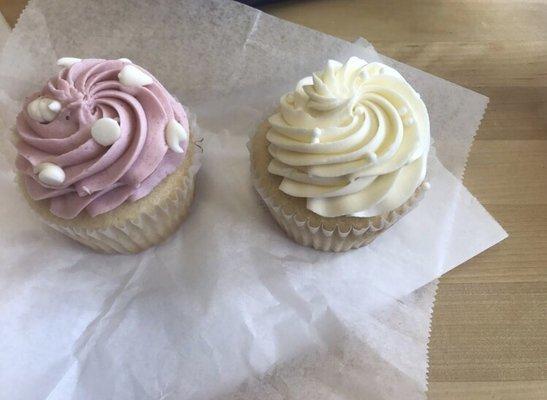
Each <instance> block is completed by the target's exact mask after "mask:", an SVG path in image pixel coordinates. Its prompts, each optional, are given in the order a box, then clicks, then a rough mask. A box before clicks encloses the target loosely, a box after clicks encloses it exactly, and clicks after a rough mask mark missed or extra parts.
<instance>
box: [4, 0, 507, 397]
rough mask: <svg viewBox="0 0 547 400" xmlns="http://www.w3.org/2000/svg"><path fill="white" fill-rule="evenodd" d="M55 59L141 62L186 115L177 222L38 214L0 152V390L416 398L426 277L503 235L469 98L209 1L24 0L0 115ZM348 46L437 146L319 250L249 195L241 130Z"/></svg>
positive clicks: (38, 82)
mask: <svg viewBox="0 0 547 400" xmlns="http://www.w3.org/2000/svg"><path fill="white" fill-rule="evenodd" d="M66 56H73V57H80V58H82V57H102V58H119V57H128V58H129V59H131V60H132V61H133V62H135V63H136V64H138V65H142V66H143V67H145V68H147V69H149V70H150V71H152V72H153V73H154V75H155V76H156V77H157V78H158V79H159V80H160V81H161V82H162V83H163V84H164V85H165V87H166V88H167V89H168V90H169V91H170V92H171V93H173V94H175V95H176V96H177V97H179V98H180V99H181V102H182V103H183V104H185V105H187V106H188V107H189V109H191V110H192V111H193V112H195V113H196V114H197V120H198V121H199V125H200V127H201V128H202V130H203V136H204V137H205V142H204V149H205V154H206V157H203V159H202V162H203V167H202V168H201V169H200V172H199V174H198V177H197V189H198V190H196V193H195V196H196V199H195V201H194V203H193V204H192V209H191V212H190V213H189V214H188V216H187V218H186V220H185V221H184V223H183V226H182V227H181V229H179V230H178V231H177V232H175V234H173V235H172V236H171V238H170V239H168V240H166V241H165V242H164V243H163V244H161V245H159V246H155V247H153V248H151V249H149V250H146V251H144V252H142V253H139V254H138V255H104V254H99V253H97V252H94V251H91V250H88V249H86V248H85V247H82V246H80V245H78V244H77V243H76V242H74V241H73V240H70V239H68V238H66V237H65V236H64V235H61V234H58V233H57V232H55V231H53V230H51V229H48V228H47V227H45V226H44V224H42V223H40V221H39V220H38V219H37V218H36V217H35V216H34V215H32V213H31V212H30V210H29V209H28V206H27V204H26V203H25V201H24V200H23V199H22V198H21V196H20V194H19V191H18V190H16V187H15V185H14V184H13V176H12V175H13V174H12V172H11V168H12V162H11V160H10V159H8V160H9V161H6V160H5V159H4V158H0V166H1V168H0V192H1V193H2V200H3V206H2V207H0V248H1V249H2V251H0V282H2V290H0V304H2V307H0V338H1V340H0V371H1V373H0V398H1V399H4V398H6V399H10V400H27V399H48V400H60V399H62V400H67V399H77V400H87V399H89V400H95V399H112V398H114V399H116V400H126V399H127V400H134V399H148V398H151V399H169V400H170V399H177V400H179V399H180V400H184V399H191V400H201V399H215V398H217V399H223V400H224V399H238V400H241V399H279V398H283V399H287V400H292V399H309V398H313V399H316V400H320V399H334V398H336V399H363V398H366V399H367V400H392V399H396V400H399V399H405V400H423V399H425V397H426V395H425V391H426V382H427V381H426V368H427V347H426V346H427V341H428V332H429V321H430V314H431V305H432V303H433V295H434V292H435V290H434V289H435V284H434V283H430V284H428V282H431V281H432V280H434V279H435V278H437V277H439V276H440V275H441V274H443V273H444V272H446V271H448V270H450V269H452V268H454V267H455V266H457V265H459V264H461V263H462V262H464V261H466V260H467V259H469V258H470V257H473V256H475V255H476V254H478V253H480V252H482V251H484V250H485V249H487V248H488V247H490V246H492V245H493V244H495V243H497V242H498V241H499V240H501V239H503V238H504V237H505V232H504V231H503V229H501V227H500V226H499V225H498V224H497V223H496V222H495V220H493V219H492V217H491V216H490V215H489V214H488V213H487V212H486V211H485V210H484V208H483V207H481V205H480V203H479V202H478V201H477V200H476V199H475V198H474V197H473V196H472V195H471V194H470V193H469V192H468V191H467V190H466V189H465V187H464V186H463V185H462V184H461V182H460V178H461V175H462V172H463V170H464V166H465V160H466V157H467V154H468V152H469V147H470V145H471V143H472V141H473V136H474V133H475V131H476V130H477V127H478V124H479V121H480V119H481V117H482V114H483V112H484V109H485V105H486V98H485V97H484V96H481V95H479V94H477V93H474V92H471V91H469V90H466V89H464V88H462V87H460V86H457V85H454V84H451V83H449V82H446V81H444V80H442V79H439V78H437V77H434V76H431V75H428V74H426V73H424V72H422V71H419V70H416V69H414V68H412V67H409V66H408V65H404V64H397V63H396V62H394V61H393V60H389V59H386V58H385V57H382V56H380V55H378V54H376V52H375V51H374V49H373V48H372V47H371V46H369V45H367V46H366V47H361V46H355V45H352V44H351V43H348V42H345V41H342V40H339V39H336V38H333V37H331V36H328V35H324V34H320V33H318V32H314V31H311V30H309V29H306V28H303V27H299V26H296V25H294V24H290V23H287V22H284V21H280V20H278V19H276V18H274V17H272V16H269V15H266V14H263V13H261V12H259V11H257V10H253V9H251V8H248V7H245V6H243V5H241V4H237V3H234V2H230V1H226V0H163V1H155V2H145V1H137V0H119V1H112V0H96V1H89V0H39V1H36V0H31V1H30V2H29V5H28V6H27V8H26V10H25V11H24V13H23V15H22V16H21V18H20V20H19V22H18V24H17V27H16V28H15V30H14V31H13V33H12V34H11V35H10V38H9V40H8V42H7V44H6V47H5V50H4V53H3V57H2V58H1V59H0V114H1V115H2V118H5V119H4V121H5V122H6V125H7V126H12V125H13V122H14V118H15V115H16V114H17V112H18V111H19V110H20V106H21V100H22V99H23V98H24V96H25V95H28V93H32V92H34V91H36V90H38V89H39V88H40V87H42V85H43V83H44V82H45V80H46V79H47V78H49V77H50V76H52V75H54V74H56V73H57V72H58V68H57V67H56V65H55V62H56V60H57V59H58V58H59V57H66ZM349 56H358V57H361V58H364V59H366V60H367V61H369V62H372V61H382V62H384V63H386V64H388V65H393V66H394V67H395V68H396V69H398V70H399V71H400V72H401V74H403V76H404V77H405V78H406V79H407V80H408V81H409V82H410V83H411V85H412V86H413V87H414V88H415V89H416V90H417V91H418V92H419V93H420V94H421V96H422V99H423V100H424V102H425V103H426V105H427V107H428V110H429V114H430V120H431V132H432V137H433V138H434V140H435V141H436V143H435V146H436V149H437V156H438V159H437V157H434V158H433V159H432V160H431V162H430V163H429V164H428V167H429V168H428V174H429V175H428V180H429V182H430V183H431V189H430V190H429V191H428V193H427V195H426V196H425V197H424V199H423V200H422V201H421V202H420V203H419V204H418V205H417V206H416V208H415V209H414V210H412V211H411V212H410V213H408V215H406V216H405V217H404V218H401V219H400V221H398V222H397V223H396V224H395V225H393V226H392V227H391V228H389V230H387V231H386V232H384V233H382V235H380V236H379V237H378V238H377V239H376V240H375V241H374V242H373V243H371V244H370V245H368V246H365V247H362V248H360V249H356V250H353V251H348V252H343V253H330V252H320V251H316V250H314V249H310V248H307V247H304V246H300V245H298V244H296V243H294V242H293V241H292V240H290V239H289V238H287V237H286V235H285V233H284V232H282V231H281V230H280V229H279V228H278V227H277V226H276V223H275V222H274V221H273V220H272V218H271V216H270V213H269V212H268V211H267V210H265V209H264V208H263V207H260V205H259V200H258V199H257V196H256V193H255V191H254V189H253V187H252V181H251V176H250V173H249V153H248V151H247V149H246V147H245V145H246V143H247V142H248V139H249V138H248V133H249V132H254V131H255V130H256V127H257V126H258V125H259V124H260V123H261V122H262V121H263V120H264V119H265V118H266V117H268V116H269V115H271V114H272V113H273V111H274V110H275V108H276V107H277V106H278V104H279V98H280V96H282V95H283V94H284V93H286V92H288V91H290V90H293V89H294V85H295V84H296V83H297V82H298V80H299V79H301V78H302V77H304V76H308V75H309V74H310V72H313V71H318V70H320V69H321V68H322V67H323V66H324V63H325V61H326V60H327V59H329V58H334V59H338V60H340V61H344V60H347V59H348V57H349ZM2 139H5V138H2ZM4 142H5V140H0V147H3V144H4ZM0 150H1V149H0ZM443 165H444V166H443ZM424 285H425V286H424ZM419 288H420V289H419Z"/></svg>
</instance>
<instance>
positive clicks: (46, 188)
mask: <svg viewBox="0 0 547 400" xmlns="http://www.w3.org/2000/svg"><path fill="white" fill-rule="evenodd" d="M58 65H59V66H60V67H61V68H62V69H61V71H60V72H59V74H58V75H57V76H56V77H54V78H52V79H50V80H49V82H48V83H47V84H46V85H45V87H44V88H43V89H42V90H41V91H40V92H38V93H35V94H33V95H32V96H30V97H29V98H27V99H26V100H25V102H24V106H23V110H22V111H21V112H20V114H19V115H18V117H17V123H16V148H17V153H18V155H17V159H16V168H17V171H18V182H19V184H20V186H21V189H22V191H23V193H24V197H25V199H26V200H27V201H28V203H29V204H30V206H31V208H32V209H33V210H34V211H35V212H36V213H37V214H38V216H39V217H40V218H41V219H42V220H43V221H44V222H45V223H46V224H47V225H49V226H50V227H52V228H54V229H55V230H57V231H59V232H62V233H64V234H65V235H67V236H69V237H71V238H72V239H75V240H77V241H78V242H80V243H82V244H84V245H86V246H89V247H91V248H92V249H95V250H98V251H102V252H106V253H137V252H140V251H142V250H145V249H147V248H149V247H151V246H154V245H156V244H158V243H160V242H161V241H163V240H164V239H165V238H167V237H168V236H169V235H171V234H172V233H173V232H174V231H175V230H176V229H177V228H178V227H179V225H180V224H181V223H182V221H183V219H184V217H185V216H186V214H187V213H188V209H189V207H190V204H191V202H192V199H193V196H194V179H195V175H196V173H197V171H198V169H199V160H198V156H197V152H196V151H195V148H194V146H193V145H191V143H192V136H193V133H192V132H191V131H190V127H189V125H188V118H187V116H186V113H185V111H184V108H183V107H182V106H181V104H180V103H179V102H178V101H177V100H175V99H174V98H173V96H171V95H170V94H169V92H168V91H167V90H166V89H165V88H164V87H163V86H162V85H161V83H160V82H158V81H157V79H156V78H154V77H153V76H152V75H151V74H150V73H149V72H148V71H146V70H145V69H143V68H141V67H139V66H137V65H134V64H133V63H132V62H131V61H129V60H127V59H119V60H101V59H85V60H80V59H77V58H61V59H60V60H59V61H58Z"/></svg>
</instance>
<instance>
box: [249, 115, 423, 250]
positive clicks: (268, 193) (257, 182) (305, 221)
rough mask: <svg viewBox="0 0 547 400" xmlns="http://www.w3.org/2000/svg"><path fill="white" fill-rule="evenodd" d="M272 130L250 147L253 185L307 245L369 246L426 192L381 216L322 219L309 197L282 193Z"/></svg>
mask: <svg viewBox="0 0 547 400" xmlns="http://www.w3.org/2000/svg"><path fill="white" fill-rule="evenodd" d="M269 128H270V125H269V123H268V122H264V123H263V124H262V125H261V126H260V127H259V130H258V132H257V133H256V134H255V135H254V136H253V137H252V138H251V140H250V142H249V145H248V146H249V151H250V153H251V174H252V180H253V186H254V188H255V190H256V191H257V192H258V194H259V196H260V199H261V200H262V201H263V202H264V204H265V205H266V207H267V208H268V210H270V212H271V214H272V215H273V217H274V219H275V220H276V221H277V223H278V224H279V226H280V227H281V228H282V229H283V230H284V231H285V232H286V234H287V235H288V236H289V237H290V238H291V239H293V240H294V241H295V242H297V243H299V244H301V245H303V246H308V247H313V248H314V249H316V250H322V251H330V252H341V251H347V250H350V249H356V248H358V247H362V246H365V245H367V244H369V243H370V242H372V241H373V240H374V239H375V238H376V237H377V236H378V235H379V234H380V233H382V232H383V231H385V230H386V229H388V228H389V227H390V226H392V225H393V224H394V223H395V222H397V221H398V220H399V219H400V218H401V217H402V216H403V215H404V214H406V213H407V212H409V211H410V210H411V209H412V208H414V206H415V205H416V204H417V203H418V202H419V201H420V200H421V198H422V197H423V193H424V192H425V190H426V184H425V183H423V184H422V185H420V186H419V187H418V188H417V189H416V191H415V192H414V194H413V195H412V197H411V198H410V199H408V200H407V201H406V202H405V203H404V204H403V205H401V206H400V207H398V208H397V209H395V210H393V211H390V212H389V213H386V214H383V215H380V216H377V217H370V218H361V217H334V218H332V217H322V216H320V215H318V214H316V213H314V212H312V211H310V210H308V209H307V208H306V199H305V198H299V197H293V196H289V195H287V194H285V193H283V192H282V191H281V190H279V185H280V183H281V181H282V180H283V178H282V177H280V176H277V175H273V174H271V173H269V172H268V164H269V163H270V161H271V160H272V157H271V155H270V153H269V152H268V145H269V143H268V141H267V140H266V133H267V132H268V130H269Z"/></svg>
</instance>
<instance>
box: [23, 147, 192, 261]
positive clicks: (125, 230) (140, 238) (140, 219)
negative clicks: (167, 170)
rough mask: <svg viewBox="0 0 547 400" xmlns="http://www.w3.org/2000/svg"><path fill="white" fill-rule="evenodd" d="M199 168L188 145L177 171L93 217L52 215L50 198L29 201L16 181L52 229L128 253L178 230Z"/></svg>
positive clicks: (95, 246) (101, 248) (91, 244)
mask: <svg viewBox="0 0 547 400" xmlns="http://www.w3.org/2000/svg"><path fill="white" fill-rule="evenodd" d="M199 167H200V163H199V154H198V153H197V151H196V149H195V146H192V145H190V146H188V150H187V156H186V157H185V159H184V161H183V162H182V164H181V165H180V166H179V167H178V168H177V170H175V172H173V173H172V174H170V175H169V176H167V177H166V178H165V179H164V180H163V181H162V182H161V183H160V184H159V185H157V186H156V187H155V188H154V189H153V190H152V192H151V193H149V194H148V195H147V196H145V197H143V198H142V199H139V200H137V201H135V202H126V203H124V204H122V205H121V206H119V207H117V208H115V209H114V210H112V211H109V212H107V213H104V214H100V215H97V216H96V217H91V216H90V215H88V214H87V213H82V214H80V215H78V216H77V217H76V218H73V219H62V218H59V217H57V216H55V215H53V214H52V213H51V212H50V211H49V201H47V200H41V201H35V200H32V199H31V198H30V197H29V196H28V194H27V191H26V188H25V187H24V185H23V183H22V181H23V180H22V179H18V181H19V185H20V187H21V189H22V192H23V194H24V196H25V198H26V200H27V202H28V203H29V205H30V206H31V208H32V209H33V211H35V212H36V213H37V214H38V216H39V217H40V219H41V220H42V221H43V222H45V223H46V224H47V225H49V226H50V227H52V228H53V229H55V230H57V231H59V232H61V233H63V234H65V235H67V236H69V237H71V238H72V239H74V240H76V241H78V242H80V243H82V244H84V245H86V246H88V247H91V248H92V249H94V250H97V251H100V252H104V253H121V254H128V253H139V252H141V251H143V250H146V249H147V248H149V247H152V246H154V245H157V244H159V243H161V242H163V241H164V240H165V239H167V238H168V237H169V236H170V235H171V234H173V233H174V232H175V231H176V230H177V228H178V227H179V226H180V224H181V223H182V221H183V220H184V218H185V217H186V215H187V213H188V210H189V208H190V204H191V203H192V200H193V198H194V183H195V177H196V173H197V171H198V170H199Z"/></svg>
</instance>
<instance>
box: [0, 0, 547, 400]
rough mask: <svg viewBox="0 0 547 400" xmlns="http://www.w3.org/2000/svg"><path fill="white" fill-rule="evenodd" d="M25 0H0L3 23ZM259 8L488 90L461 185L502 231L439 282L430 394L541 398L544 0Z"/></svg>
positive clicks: (546, 265) (546, 350)
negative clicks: (504, 236)
mask: <svg viewBox="0 0 547 400" xmlns="http://www.w3.org/2000/svg"><path fill="white" fill-rule="evenodd" d="M24 4H25V1H21V0H0V10H1V11H2V13H3V14H4V15H5V17H6V19H7V21H8V23H10V24H11V25H13V24H14V23H15V21H16V19H17V17H18V15H19V12H20V10H22V9H23V7H24ZM263 10H264V11H265V12H268V13H270V14H273V15H276V16H278V17H280V18H283V19H286V20H289V21H292V22H296V23H298V24H302V25H305V26H308V27H310V28H313V29H316V30H319V31H322V32H325V33H329V34H331V35H334V36H338V37H341V38H343V39H346V40H354V39H356V38H357V37H359V36H363V37H365V38H367V39H368V40H370V41H371V42H372V43H373V44H374V45H375V47H376V48H377V49H378V50H379V51H380V52H382V53H384V54H386V55H388V56H390V57H393V58H396V59H398V60H400V61H403V62H405V63H408V64H411V65H413V66H416V67H418V68H420V69H423V70H425V71H428V72H430V73H433V74H436V75H439V76H441V77H443V78H445V79H448V80H451V81H453V82H455V83H458V84H460V85H463V86H466V87H468V88H471V89H474V90H477V91H478V92H481V93H483V94H485V95H487V96H489V97H490V103H489V107H488V111H487V113H486V116H485V118H484V120H483V124H482V126H481V128H480V130H479V133H478V135H477V140H476V142H475V144H474V146H473V149H472V151H471V155H470V158H469V163H468V167H467V170H466V174H465V180H464V181H465V184H466V185H467V186H468V187H469V189H470V190H471V192H473V193H474V194H475V195H476V196H477V197H478V198H479V200H480V201H481V202H482V203H483V204H484V205H485V206H486V208H487V209H488V210H489V211H490V212H491V213H492V214H493V215H494V217H496V219H498V220H499V221H500V222H501V224H502V225H503V226H504V227H505V229H506V230H507V231H508V232H509V234H510V237H509V239H507V240H505V241H504V242H502V243H501V244H499V245H497V246H495V247H494V248H492V249H490V250H488V251H487V252H485V253H483V254H480V255H479V256H477V257H475V258H474V259H472V260H470V261H469V262H467V263H465V264H464V265H462V266H460V267H458V268H457V269H455V270H453V271H451V272H450V273H448V274H446V275H445V276H444V277H443V278H442V279H441V281H440V285H439V292H438V295H437V302H436V306H435V311H434V315H433V323H432V336H431V343H430V372H429V376H430V392H429V398H430V399H431V400H448V399H465V400H474V399H477V400H478V399H507V400H520V399H522V400H524V399H526V400H535V399H537V400H539V399H542V400H544V399H546V398H547V315H546V312H547V23H546V22H547V2H546V1H532V0H527V1H518V2H517V1H488V0H461V1H454V0H451V1H407V0H399V1H393V0H361V1H359V0H305V1H299V2H287V1H284V2H279V3H277V4H272V5H269V6H266V7H263Z"/></svg>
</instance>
